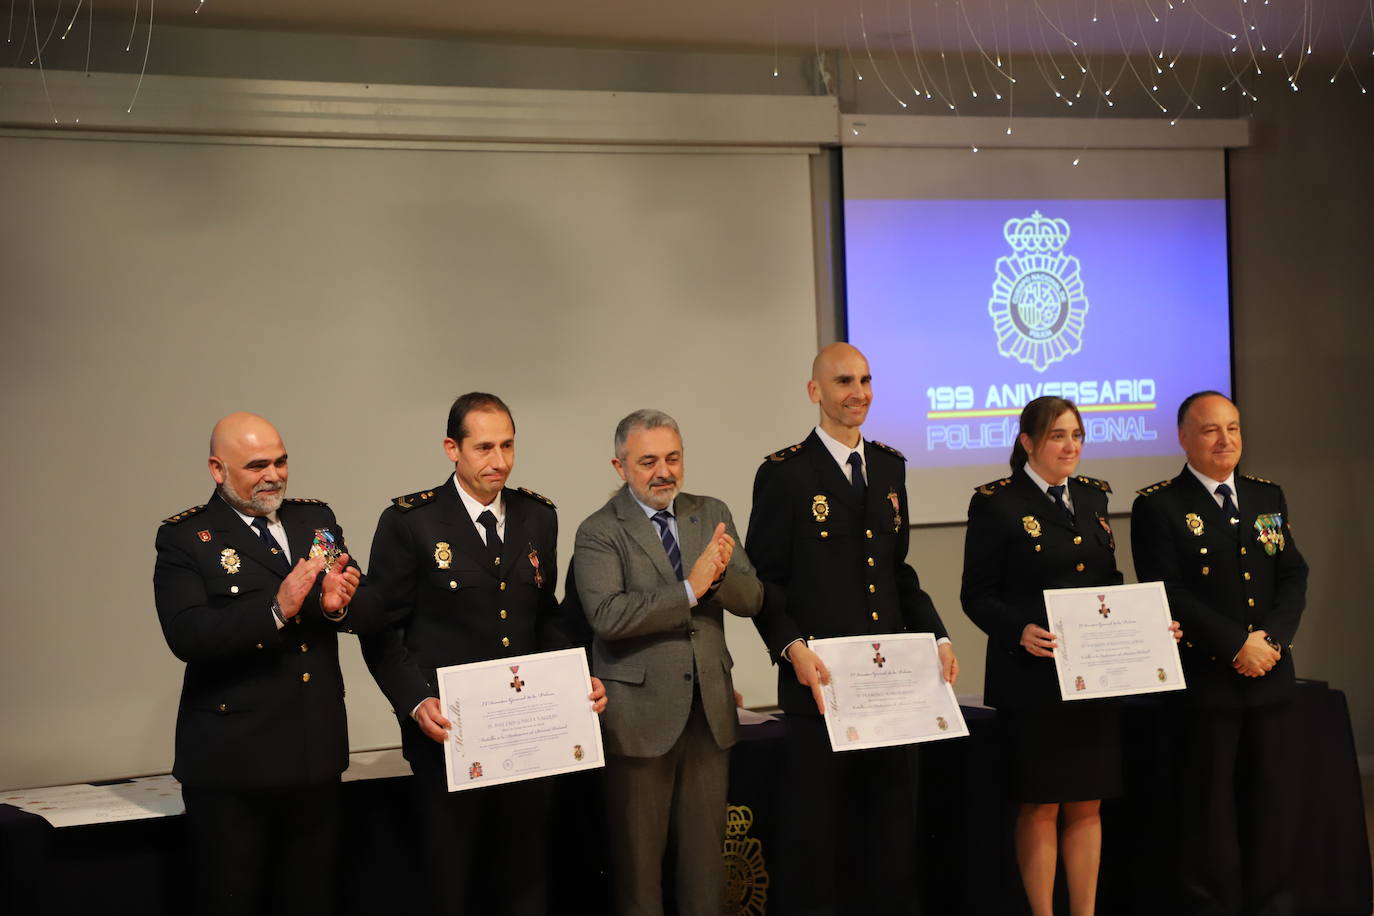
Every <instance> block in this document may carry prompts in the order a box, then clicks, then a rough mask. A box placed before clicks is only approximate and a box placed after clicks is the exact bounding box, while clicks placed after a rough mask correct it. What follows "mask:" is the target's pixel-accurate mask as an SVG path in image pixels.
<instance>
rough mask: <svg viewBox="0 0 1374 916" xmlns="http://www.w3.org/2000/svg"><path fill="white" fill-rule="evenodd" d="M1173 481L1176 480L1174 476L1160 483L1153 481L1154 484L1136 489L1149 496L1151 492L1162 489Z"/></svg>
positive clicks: (1142, 494)
mask: <svg viewBox="0 0 1374 916" xmlns="http://www.w3.org/2000/svg"><path fill="white" fill-rule="evenodd" d="M1173 482H1174V479H1173V478H1172V477H1170V478H1169V479H1168V480H1161V481H1160V482H1159V483H1152V484H1150V485H1149V486H1148V487H1145V488H1143V489H1140V490H1136V493H1138V494H1140V495H1141V496H1149V495H1150V494H1151V493H1153V492H1155V491H1156V490H1162V489H1164V488H1165V487H1167V486H1169V484H1171V483H1173Z"/></svg>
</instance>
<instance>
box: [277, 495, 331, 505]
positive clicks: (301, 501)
mask: <svg viewBox="0 0 1374 916" xmlns="http://www.w3.org/2000/svg"><path fill="white" fill-rule="evenodd" d="M282 502H284V503H295V504H296V505H298V506H327V505H329V503H327V502H325V501H324V500H322V499H305V498H303V497H294V496H288V497H287V498H286V499H283V500H282Z"/></svg>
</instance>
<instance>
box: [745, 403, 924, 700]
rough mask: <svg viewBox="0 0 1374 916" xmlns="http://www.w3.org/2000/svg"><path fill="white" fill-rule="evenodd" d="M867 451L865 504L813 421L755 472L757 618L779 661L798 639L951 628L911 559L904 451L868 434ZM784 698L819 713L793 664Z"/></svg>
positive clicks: (785, 676)
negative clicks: (807, 431)
mask: <svg viewBox="0 0 1374 916" xmlns="http://www.w3.org/2000/svg"><path fill="white" fill-rule="evenodd" d="M864 458H865V464H866V467H867V470H868V487H867V491H866V493H865V498H864V501H863V504H862V505H860V504H859V500H858V498H857V497H856V496H855V495H854V491H853V488H852V486H851V484H850V481H849V478H848V477H847V476H846V475H845V474H844V473H843V472H842V471H841V470H840V467H839V465H838V464H836V462H835V459H834V457H832V456H831V454H830V452H829V451H828V450H827V449H826V447H825V445H824V444H823V443H822V442H821V441H820V437H819V436H817V435H816V432H815V430H812V432H811V435H810V436H808V437H807V438H806V440H805V441H804V442H801V443H800V444H798V445H794V446H792V447H790V448H787V449H783V450H782V451H780V452H776V453H774V454H772V455H770V456H768V458H766V459H765V460H764V462H763V464H762V465H761V466H760V467H759V469H758V473H757V474H756V475H755V476H754V504H753V511H752V512H751V513H750V516H749V532H748V534H747V536H746V540H745V545H746V549H747V550H748V552H749V559H751V560H753V562H754V568H755V570H756V571H757V572H758V577H759V579H761V580H762V581H763V582H764V585H765V600H764V607H763V611H762V612H761V613H760V614H759V615H758V616H757V617H755V618H754V625H755V626H756V627H757V628H758V631H759V635H760V636H762V637H763V641H764V643H765V644H766V645H767V646H768V651H769V655H770V656H771V657H772V659H773V662H774V664H777V662H778V659H779V653H781V652H782V650H783V649H784V648H786V646H787V645H788V644H789V643H791V642H792V641H793V640H796V639H823V638H826V637H833V636H862V635H868V634H872V635H875V636H877V635H881V634H884V633H900V632H915V633H934V634H935V636H936V638H941V637H944V636H946V635H947V634H946V632H945V626H944V624H943V623H942V622H941V620H940V615H939V614H938V613H936V611H935V605H934V604H933V603H932V602H931V600H930V596H929V595H927V594H926V593H925V592H924V591H922V590H921V583H920V579H919V578H918V577H917V575H916V571H915V570H914V569H912V567H911V565H910V564H909V563H907V561H906V554H907V546H908V542H909V530H908V528H907V519H909V518H910V512H909V511H908V509H907V498H906V459H905V458H904V457H902V455H901V453H900V452H898V451H897V450H895V449H893V448H890V447H888V446H886V445H882V444H880V443H877V442H873V441H871V440H866V441H865V445H864ZM778 704H779V705H780V706H781V707H782V708H783V710H784V711H786V712H787V713H789V714H798V713H809V714H811V715H816V714H817V709H816V702H815V700H814V699H813V698H812V696H811V691H810V689H809V688H806V687H803V686H801V685H800V684H799V683H797V678H796V675H795V674H794V673H793V672H792V670H791V668H790V666H787V665H781V666H779V669H778Z"/></svg>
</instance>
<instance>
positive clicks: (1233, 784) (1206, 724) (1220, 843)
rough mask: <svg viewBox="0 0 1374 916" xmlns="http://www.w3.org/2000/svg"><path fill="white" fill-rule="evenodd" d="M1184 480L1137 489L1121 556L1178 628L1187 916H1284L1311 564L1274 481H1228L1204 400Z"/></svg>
mask: <svg viewBox="0 0 1374 916" xmlns="http://www.w3.org/2000/svg"><path fill="white" fill-rule="evenodd" d="M1178 441H1179V444H1180V445H1181V446H1182V447H1183V451H1184V452H1185V453H1186V454H1187V456H1188V464H1187V466H1186V467H1184V469H1183V471H1182V473H1180V474H1179V475H1178V476H1177V477H1174V478H1173V479H1172V480H1162V481H1160V482H1159V483H1156V484H1154V485H1152V486H1149V487H1146V488H1145V489H1143V490H1141V491H1140V495H1139V496H1138V497H1137V498H1136V501H1135V506H1134V508H1133V509H1132V510H1131V548H1132V551H1133V553H1134V557H1135V567H1136V572H1137V574H1138V575H1139V578H1140V581H1142V582H1146V581H1162V582H1163V583H1164V585H1165V588H1166V589H1167V590H1168V595H1169V607H1170V609H1171V610H1172V612H1173V615H1174V617H1175V618H1176V619H1177V620H1178V621H1179V622H1180V623H1181V624H1182V625H1183V632H1184V643H1183V646H1182V648H1181V655H1182V658H1183V668H1184V674H1185V676H1186V677H1187V679H1188V689H1187V691H1186V692H1185V693H1184V694H1183V695H1182V696H1181V697H1179V702H1181V703H1182V704H1183V709H1182V711H1183V713H1184V715H1183V727H1182V729H1181V731H1182V747H1181V748H1180V751H1179V754H1178V761H1179V798H1178V807H1179V816H1180V820H1181V823H1180V824H1179V830H1178V834H1177V835H1178V841H1179V853H1180V858H1181V862H1180V864H1181V878H1182V882H1181V886H1180V891H1181V894H1182V900H1181V901H1180V904H1181V905H1180V909H1179V910H1178V912H1180V913H1185V914H1203V913H1205V914H1209V916H1210V914H1239V913H1245V914H1248V916H1249V914H1253V916H1271V914H1291V913H1293V912H1295V909H1294V906H1295V901H1294V900H1293V899H1292V891H1291V885H1290V881H1289V875H1288V874H1287V872H1286V864H1285V861H1284V856H1283V855H1282V854H1281V852H1280V850H1281V848H1282V847H1281V842H1280V841H1281V838H1282V836H1283V830H1284V814H1285V812H1284V804H1285V801H1284V800H1285V797H1286V796H1287V792H1286V791H1285V787H1284V781H1283V773H1282V772H1280V766H1279V763H1280V753H1279V751H1280V742H1281V741H1282V733H1281V725H1282V721H1283V714H1284V708H1285V702H1286V701H1287V700H1288V699H1289V698H1290V697H1291V696H1292V693H1293V684H1294V674H1293V654H1292V649H1293V637H1294V634H1295V633H1296V632H1297V629H1298V621H1299V619H1300V618H1301V616H1302V610H1303V606H1304V604H1305V603H1306V593H1307V564H1306V563H1305V562H1304V561H1303V558H1302V555H1301V554H1299V553H1298V546H1297V544H1296V543H1294V541H1293V532H1292V530H1291V529H1290V528H1289V524H1288V506H1287V503H1286V502H1285V501H1284V497H1283V491H1282V490H1281V489H1279V487H1278V485H1277V484H1274V483H1271V482H1269V481H1267V480H1264V479H1263V478H1259V477H1252V476H1250V475H1248V474H1237V473H1236V465H1237V464H1238V463H1239V461H1240V456H1241V432H1240V413H1239V411H1237V410H1236V406H1235V405H1234V404H1233V403H1231V401H1230V400H1229V399H1227V398H1226V397H1225V396H1224V395H1222V394H1220V393H1219V392H1216V391H1204V392H1200V393H1198V394H1194V395H1192V396H1190V397H1189V398H1187V399H1186V400H1185V401H1184V402H1183V404H1182V405H1181V406H1180V407H1179V410H1178Z"/></svg>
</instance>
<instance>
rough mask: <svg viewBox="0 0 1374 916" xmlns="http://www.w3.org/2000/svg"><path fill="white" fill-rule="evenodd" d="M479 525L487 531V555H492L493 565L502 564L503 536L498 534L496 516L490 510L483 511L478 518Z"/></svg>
mask: <svg viewBox="0 0 1374 916" xmlns="http://www.w3.org/2000/svg"><path fill="white" fill-rule="evenodd" d="M477 524H479V525H481V526H482V527H483V528H485V529H487V553H489V554H491V561H492V563H493V564H496V563H500V562H501V536H500V535H498V534H497V533H496V516H495V515H492V513H491V510H490V509H483V510H482V514H481V515H479V516H477Z"/></svg>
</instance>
